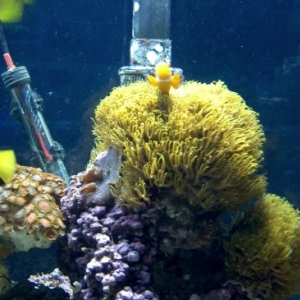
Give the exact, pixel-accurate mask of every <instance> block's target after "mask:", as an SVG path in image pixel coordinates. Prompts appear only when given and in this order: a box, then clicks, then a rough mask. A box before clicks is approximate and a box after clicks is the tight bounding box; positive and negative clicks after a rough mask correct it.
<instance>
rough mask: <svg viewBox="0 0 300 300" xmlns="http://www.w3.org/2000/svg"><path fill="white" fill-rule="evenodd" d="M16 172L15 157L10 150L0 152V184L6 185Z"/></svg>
mask: <svg viewBox="0 0 300 300" xmlns="http://www.w3.org/2000/svg"><path fill="white" fill-rule="evenodd" d="M15 172H16V156H15V153H14V151H12V150H3V151H0V182H1V180H2V181H3V182H4V183H8V182H10V181H11V180H12V178H13V176H14V175H15Z"/></svg>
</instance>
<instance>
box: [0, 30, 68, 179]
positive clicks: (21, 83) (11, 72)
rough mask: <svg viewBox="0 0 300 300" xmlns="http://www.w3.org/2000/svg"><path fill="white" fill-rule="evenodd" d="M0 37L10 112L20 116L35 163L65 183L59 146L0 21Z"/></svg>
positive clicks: (28, 76) (64, 171) (62, 151)
mask: <svg viewBox="0 0 300 300" xmlns="http://www.w3.org/2000/svg"><path fill="white" fill-rule="evenodd" d="M0 40H1V45H2V50H3V57H4V60H5V63H6V66H7V71H6V72H4V73H3V74H2V75H1V77H2V80H3V83H4V85H5V87H6V88H7V89H9V90H10V91H11V94H12V96H13V100H12V115H14V116H15V117H17V118H18V119H20V120H21V121H22V122H23V123H24V125H25V128H26V131H27V133H28V135H29V138H30V144H31V148H32V150H33V152H34V153H35V157H34V162H35V165H36V166H38V167H40V168H41V169H42V170H43V171H44V172H50V173H53V174H55V175H58V176H60V177H61V178H63V179H64V180H65V181H66V183H67V184H68V185H69V182H70V179H69V176H68V173H67V171H66V168H65V165H64V163H63V159H64V157H65V151H64V149H63V147H62V146H61V145H60V144H59V143H58V142H56V141H54V140H53V139H52V137H51V134H50V131H49V129H48V127H47V124H46V122H45V119H44V117H43V114H42V102H43V100H42V98H41V96H40V95H39V94H38V93H36V92H35V91H33V90H32V88H31V85H30V82H31V80H30V75H29V73H28V71H27V69H26V67H24V66H18V67H16V66H15V65H14V63H13V61H12V58H11V56H10V54H9V50H8V46H7V42H6V38H5V35H4V30H3V26H2V24H0Z"/></svg>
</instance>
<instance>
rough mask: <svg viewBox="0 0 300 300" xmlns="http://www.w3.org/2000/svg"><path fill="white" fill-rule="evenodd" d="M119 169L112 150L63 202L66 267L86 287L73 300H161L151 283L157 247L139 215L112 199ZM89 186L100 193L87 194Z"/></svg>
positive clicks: (79, 179) (77, 181)
mask: <svg viewBox="0 0 300 300" xmlns="http://www.w3.org/2000/svg"><path fill="white" fill-rule="evenodd" d="M118 164H119V156H118V154H117V153H115V151H114V150H113V149H110V150H109V151H106V152H105V153H102V154H101V155H100V157H98V159H96V161H95V162H94V165H93V166H92V167H91V168H90V169H88V170H87V171H86V172H84V173H80V174H79V175H78V176H77V177H74V178H73V181H72V184H71V186H70V188H68V189H67V190H66V195H65V196H64V197H63V198H62V199H61V209H62V211H63V212H64V214H65V216H66V218H67V225H68V231H69V234H68V238H67V239H68V240H67V245H66V246H65V247H64V262H65V263H66V264H67V265H68V266H69V267H70V276H71V277H73V279H76V280H78V281H79V282H80V284H81V285H82V289H81V291H80V292H79V293H77V294H76V295H75V299H99V297H102V298H101V299H108V298H109V296H112V295H113V296H115V298H116V299H124V300H125V299H128V300H142V299H153V300H154V299H158V298H157V296H156V295H155V293H154V292H153V290H152V288H151V282H150V272H151V268H152V256H153V255H154V254H155V252H156V251H155V241H154V240H152V239H150V238H149V236H148V235H146V234H145V228H144V226H145V225H146V224H145V222H143V220H142V218H141V216H140V214H138V213H136V212H134V211H133V210H132V209H129V208H126V207H123V206H120V205H119V204H117V203H115V201H114V199H113V196H112V195H111V194H110V189H109V185H110V184H112V183H114V182H115V180H116V179H117V178H118V174H117V173H116V172H115V171H114V170H116V169H117V168H118ZM95 170H96V171H95ZM91 182H93V183H95V185H96V189H94V190H93V189H92V191H91V190H89V189H85V186H87V185H90V183H91ZM76 297H77V298H76ZM105 297H107V298H105Z"/></svg>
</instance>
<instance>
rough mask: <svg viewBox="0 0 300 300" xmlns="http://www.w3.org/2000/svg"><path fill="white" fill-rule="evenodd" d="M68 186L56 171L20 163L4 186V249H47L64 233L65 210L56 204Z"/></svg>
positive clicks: (0, 234) (0, 219) (0, 215)
mask: <svg viewBox="0 0 300 300" xmlns="http://www.w3.org/2000/svg"><path fill="white" fill-rule="evenodd" d="M64 188H65V183H64V182H63V181H62V179H60V178H59V177H57V176H55V175H53V174H49V173H44V172H42V171H41V170H40V169H35V168H31V167H22V166H17V169H16V173H15V175H14V177H13V179H12V181H10V182H9V183H7V184H5V185H4V186H1V187H0V248H1V252H3V251H4V250H3V249H4V248H6V249H5V251H6V252H12V251H27V250H29V249H30V248H32V247H38V248H45V247H48V246H50V244H51V243H52V241H53V240H55V239H56V238H57V237H58V236H59V235H63V234H64V229H65V225H64V223H63V216H62V212H61V211H60V209H59V207H58V205H57V204H56V200H58V199H60V198H61V197H62V195H63V191H64ZM7 248H8V250H9V251H7ZM0 254H1V253H0ZM6 254H8V253H6Z"/></svg>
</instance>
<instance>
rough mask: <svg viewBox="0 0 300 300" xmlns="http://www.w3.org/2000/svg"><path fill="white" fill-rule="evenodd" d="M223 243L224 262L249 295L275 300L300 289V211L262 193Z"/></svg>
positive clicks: (277, 198) (278, 198) (281, 200)
mask: <svg viewBox="0 0 300 300" xmlns="http://www.w3.org/2000/svg"><path fill="white" fill-rule="evenodd" d="M234 231H235V232H234V233H233V235H232V236H231V238H230V240H229V242H226V243H225V251H226V256H225V259H226V264H227V266H228V268H229V270H230V272H231V274H232V276H233V278H234V279H235V280H238V281H239V282H241V283H242V284H244V285H245V286H246V287H247V288H248V289H250V290H251V292H252V294H253V298H255V299H256V298H259V299H266V300H271V299H272V300H277V299H278V300H279V299H283V298H284V296H288V295H293V294H295V293H299V292H300V272H299V267H300V214H299V211H298V210H295V209H294V208H293V207H292V205H291V204H290V203H289V202H287V201H286V200H285V199H284V198H281V197H279V196H276V195H273V194H265V195H264V196H263V197H262V199H261V200H259V201H258V202H257V203H256V204H255V206H254V208H253V209H252V210H251V211H250V212H248V213H247V214H246V216H245V217H244V219H243V220H242V221H241V222H240V224H238V225H237V226H236V228H235V229H234Z"/></svg>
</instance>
